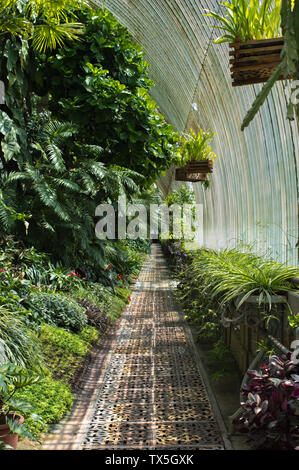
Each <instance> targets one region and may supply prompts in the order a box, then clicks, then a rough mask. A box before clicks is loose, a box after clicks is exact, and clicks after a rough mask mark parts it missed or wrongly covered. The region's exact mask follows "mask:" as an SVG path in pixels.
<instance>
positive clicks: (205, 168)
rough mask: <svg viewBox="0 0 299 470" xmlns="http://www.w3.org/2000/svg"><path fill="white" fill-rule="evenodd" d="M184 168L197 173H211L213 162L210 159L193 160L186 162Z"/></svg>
mask: <svg viewBox="0 0 299 470" xmlns="http://www.w3.org/2000/svg"><path fill="white" fill-rule="evenodd" d="M186 170H187V171H191V172H198V173H213V162H212V160H202V161H196V160H194V161H191V162H188V163H187V165H186Z"/></svg>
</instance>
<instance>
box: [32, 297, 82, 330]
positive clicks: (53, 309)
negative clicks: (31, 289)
mask: <svg viewBox="0 0 299 470" xmlns="http://www.w3.org/2000/svg"><path fill="white" fill-rule="evenodd" d="M31 305H32V309H33V311H34V312H35V318H36V319H38V320H39V321H40V322H45V323H48V324H49V325H56V326H61V327H64V328H67V329H69V330H71V331H80V330H81V329H82V328H83V327H84V326H86V325H87V317H86V315H85V313H84V308H82V307H81V306H80V305H78V303H77V302H74V301H73V300H71V299H68V298H67V297H65V296H63V295H59V294H49V293H41V294H39V295H38V296H35V297H33V298H32V299H31Z"/></svg>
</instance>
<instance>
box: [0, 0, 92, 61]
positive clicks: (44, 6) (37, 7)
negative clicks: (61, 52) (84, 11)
mask: <svg viewBox="0 0 299 470" xmlns="http://www.w3.org/2000/svg"><path fill="white" fill-rule="evenodd" d="M88 4H89V2H86V1H80V0H56V1H55V2H53V1H50V0H23V1H19V0H1V2H0V35H2V36H3V35H9V36H13V37H14V36H16V37H19V38H24V39H28V40H32V45H33V48H34V49H36V50H37V51H39V52H45V51H47V50H53V49H55V48H56V47H57V46H62V45H63V44H64V42H65V41H66V40H70V39H78V38H79V36H80V34H81V33H82V28H83V25H82V24H80V23H77V22H74V21H72V22H70V21H69V17H70V16H71V17H72V19H73V20H76V15H75V14H74V10H75V9H78V8H80V7H82V6H85V7H87V6H88Z"/></svg>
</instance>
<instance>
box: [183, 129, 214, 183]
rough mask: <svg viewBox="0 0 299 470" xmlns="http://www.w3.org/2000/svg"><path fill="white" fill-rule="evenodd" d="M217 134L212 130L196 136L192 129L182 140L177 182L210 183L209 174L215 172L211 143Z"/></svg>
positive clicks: (201, 132)
mask: <svg viewBox="0 0 299 470" xmlns="http://www.w3.org/2000/svg"><path fill="white" fill-rule="evenodd" d="M214 135H215V133H212V132H211V131H210V129H208V130H207V131H204V130H203V129H200V131H199V132H198V133H197V134H196V133H195V132H194V131H193V129H190V132H189V134H185V135H184V137H183V138H182V140H181V147H180V150H179V156H180V161H181V165H182V167H181V168H178V169H177V170H176V181H192V182H197V181H205V182H208V176H207V175H208V174H209V173H212V172H213V164H214V159H215V158H216V155H215V153H214V152H213V151H212V149H211V147H210V143H211V141H212V139H213V137H214Z"/></svg>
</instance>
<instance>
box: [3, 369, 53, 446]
mask: <svg viewBox="0 0 299 470" xmlns="http://www.w3.org/2000/svg"><path fill="white" fill-rule="evenodd" d="M43 380H44V377H43V376H41V375H36V374H35V373H33V372H30V371H29V370H28V369H25V368H23V367H20V366H17V365H15V364H13V363H11V362H7V363H5V364H2V365H0V424H8V426H9V429H10V432H11V433H13V434H18V435H20V436H24V437H30V438H31V439H35V436H34V435H33V434H32V432H31V431H30V430H29V429H28V428H27V425H26V424H25V423H20V422H19V419H18V415H17V414H18V413H24V412H25V413H28V411H29V410H30V409H31V405H30V404H28V403H26V402H23V401H21V400H17V399H15V398H14V395H15V394H16V392H18V391H19V390H21V389H23V388H25V387H28V386H30V385H33V384H38V383H40V382H42V381H43ZM31 419H33V420H40V417H39V416H37V415H33V414H31ZM0 437H1V436H0ZM2 437H3V436H2ZM1 447H2V448H6V446H3V445H1Z"/></svg>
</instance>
